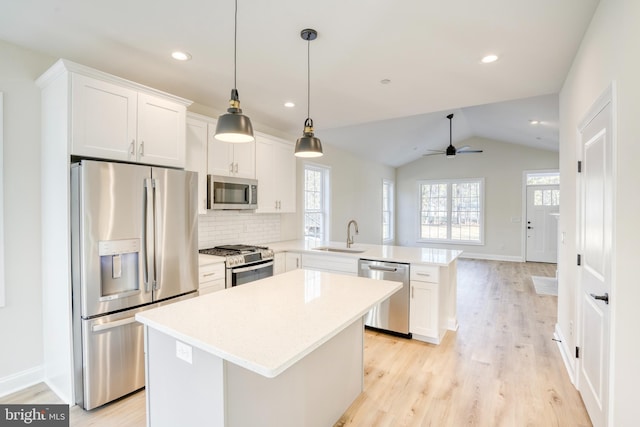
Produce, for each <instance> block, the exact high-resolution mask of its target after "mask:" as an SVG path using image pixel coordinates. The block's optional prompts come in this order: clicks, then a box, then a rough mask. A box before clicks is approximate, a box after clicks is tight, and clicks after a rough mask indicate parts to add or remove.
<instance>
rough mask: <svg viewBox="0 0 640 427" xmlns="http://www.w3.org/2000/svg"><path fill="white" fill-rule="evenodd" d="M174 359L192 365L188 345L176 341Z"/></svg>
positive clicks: (190, 348) (190, 350)
mask: <svg viewBox="0 0 640 427" xmlns="http://www.w3.org/2000/svg"><path fill="white" fill-rule="evenodd" d="M176 357H177V358H178V359H182V360H184V361H185V362H187V363H189V364H193V349H192V347H191V346H190V345H188V344H185V343H183V342H180V341H176Z"/></svg>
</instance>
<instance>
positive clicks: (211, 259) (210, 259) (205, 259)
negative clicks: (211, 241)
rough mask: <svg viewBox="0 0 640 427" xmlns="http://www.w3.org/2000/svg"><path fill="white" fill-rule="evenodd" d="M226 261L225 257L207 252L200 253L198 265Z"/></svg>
mask: <svg viewBox="0 0 640 427" xmlns="http://www.w3.org/2000/svg"><path fill="white" fill-rule="evenodd" d="M224 261H225V257H223V256H216V255H207V254H198V265H199V266H203V265H209V264H220V263H223V262H224Z"/></svg>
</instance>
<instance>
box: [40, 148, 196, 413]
mask: <svg viewBox="0 0 640 427" xmlns="http://www.w3.org/2000/svg"><path fill="white" fill-rule="evenodd" d="M71 197H72V199H71V230H72V231H71V241H72V244H71V256H72V265H71V274H72V284H73V312H72V319H73V335H74V337H73V338H74V339H73V342H74V349H73V351H74V358H73V359H74V376H75V378H74V385H75V396H76V403H77V404H79V405H81V406H82V407H83V408H84V409H87V410H89V409H92V408H95V407H98V406H101V405H103V404H105V403H107V402H110V401H112V400H114V399H117V398H119V397H121V396H124V395H126V394H128V393H131V392H133V391H135V390H137V389H140V388H142V387H144V383H145V378H144V349H143V328H142V325H141V324H139V323H138V322H136V321H135V319H134V316H135V314H136V313H138V312H140V311H142V310H147V309H149V308H153V307H156V306H158V305H161V304H166V303H172V302H176V301H178V300H180V299H186V298H191V297H193V296H196V295H197V288H198V262H197V258H198V213H197V197H198V196H197V174H196V173H195V172H187V171H182V170H175V169H166V168H158V167H151V166H142V165H132V164H124V163H110V162H100V161H91V160H82V161H81V162H80V163H76V164H73V165H72V167H71ZM44 214H45V215H46V207H45V208H44Z"/></svg>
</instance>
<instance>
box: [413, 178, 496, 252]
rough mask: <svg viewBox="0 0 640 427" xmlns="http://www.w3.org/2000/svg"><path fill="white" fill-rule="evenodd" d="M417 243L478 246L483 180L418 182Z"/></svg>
mask: <svg viewBox="0 0 640 427" xmlns="http://www.w3.org/2000/svg"><path fill="white" fill-rule="evenodd" d="M418 184H419V185H418V187H419V197H420V231H419V236H418V239H419V240H420V241H438V242H453V243H466V244H482V243H483V241H484V230H483V228H484V226H483V223H484V221H483V217H484V206H483V205H484V203H483V200H484V195H483V192H484V188H483V187H484V180H483V179H481V178H479V179H465V180H438V181H420V182H419V183H418Z"/></svg>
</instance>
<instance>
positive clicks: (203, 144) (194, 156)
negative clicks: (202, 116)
mask: <svg viewBox="0 0 640 427" xmlns="http://www.w3.org/2000/svg"><path fill="white" fill-rule="evenodd" d="M207 128H208V123H207V122H206V121H204V120H199V119H196V118H193V117H187V141H186V144H187V146H186V163H185V169H186V170H190V171H194V172H198V213H199V214H201V215H203V214H206V213H207Z"/></svg>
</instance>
